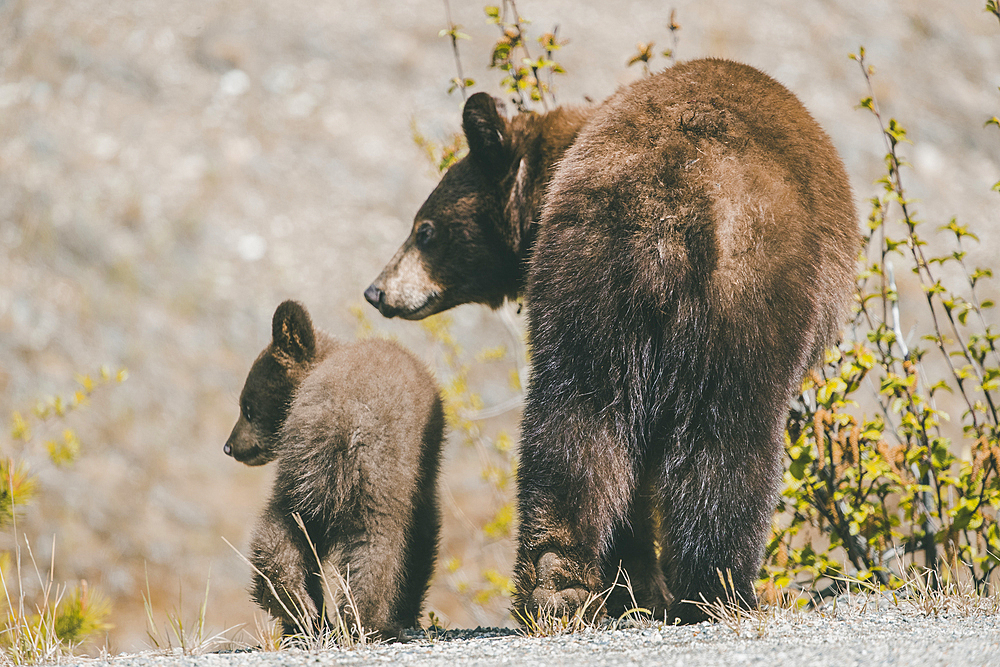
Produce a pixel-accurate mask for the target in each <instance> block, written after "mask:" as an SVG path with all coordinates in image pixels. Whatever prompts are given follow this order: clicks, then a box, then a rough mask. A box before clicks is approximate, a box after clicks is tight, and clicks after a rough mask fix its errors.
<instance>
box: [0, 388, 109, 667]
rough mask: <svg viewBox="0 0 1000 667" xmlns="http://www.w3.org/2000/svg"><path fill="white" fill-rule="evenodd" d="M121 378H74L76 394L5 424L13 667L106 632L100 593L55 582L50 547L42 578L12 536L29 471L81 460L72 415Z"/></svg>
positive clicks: (7, 625) (0, 608)
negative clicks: (25, 566)
mask: <svg viewBox="0 0 1000 667" xmlns="http://www.w3.org/2000/svg"><path fill="white" fill-rule="evenodd" d="M127 375H128V374H127V372H126V371H125V370H124V369H123V370H120V371H118V372H117V373H114V374H112V373H111V371H109V370H108V369H107V368H102V369H101V371H100V373H99V375H98V376H97V377H96V378H95V377H92V376H90V375H79V376H77V378H76V381H77V384H78V385H79V386H78V388H77V389H76V390H75V391H74V392H73V393H72V395H71V396H70V397H69V398H64V397H62V396H59V395H55V396H50V397H47V398H44V399H42V400H39V401H37V402H36V404H35V405H34V406H33V407H32V408H31V409H30V410H27V411H15V412H13V413H12V414H11V416H10V424H11V426H10V431H9V440H8V441H7V442H6V443H4V444H3V446H2V447H0V529H8V528H9V529H10V530H11V532H12V533H13V542H14V544H15V547H14V551H13V553H3V554H0V583H2V585H3V596H2V598H0V654H2V655H3V656H5V657H7V658H9V659H10V660H12V661H13V662H14V663H15V664H35V663H38V662H44V661H48V660H51V659H55V658H57V657H59V656H62V655H66V654H68V653H70V652H72V651H73V650H74V649H75V648H76V647H78V646H79V645H80V644H82V643H84V642H86V641H87V640H89V639H91V638H93V637H95V636H97V635H100V634H101V633H103V632H106V631H107V630H108V629H110V628H111V626H110V625H109V624H108V623H107V622H106V619H107V617H108V615H109V613H110V604H109V603H108V601H107V600H106V599H105V598H104V597H103V596H102V595H101V594H100V592H99V591H96V590H93V589H91V588H90V587H89V586H88V584H87V582H86V581H81V582H80V583H79V584H78V585H77V586H75V587H72V588H70V587H67V586H65V585H57V584H56V583H55V582H54V581H53V572H54V569H55V560H54V559H55V544H54V543H53V548H52V558H53V560H52V562H51V563H50V564H49V569H48V573H47V574H46V575H43V574H42V572H41V571H40V570H39V568H38V565H37V563H36V562H35V557H34V553H33V552H32V550H31V545H30V544H29V542H28V540H27V538H26V537H23V536H20V535H19V534H18V514H19V512H20V509H21V508H22V507H25V506H26V505H28V504H29V503H31V502H32V500H33V499H34V498H35V496H36V495H37V494H38V493H39V486H38V483H37V478H36V476H35V474H34V473H33V472H32V470H33V469H34V467H36V466H40V465H52V466H57V467H67V466H69V465H71V464H72V463H73V462H74V461H75V460H76V458H77V456H78V455H79V453H80V450H81V442H80V438H79V437H78V436H77V434H76V432H75V431H74V430H73V429H72V428H70V426H69V420H70V417H71V415H72V414H73V413H74V412H76V411H77V410H79V409H81V408H83V407H85V406H86V405H87V404H88V402H89V400H90V397H91V395H92V394H93V393H94V392H95V391H97V390H98V389H100V388H101V387H104V386H107V385H111V384H117V383H121V382H123V381H124V380H125V379H126V377H127ZM53 431H59V435H58V436H55V435H53V433H52V432H53ZM22 538H23V543H24V547H25V548H26V549H27V552H28V556H29V558H30V561H31V564H32V569H34V571H35V578H36V579H37V586H36V587H32V586H29V585H27V582H25V581H24V578H23V576H22V555H21V542H22ZM11 570H13V572H12V571H11ZM32 588H34V589H35V590H34V591H33V590H31V589H32Z"/></svg>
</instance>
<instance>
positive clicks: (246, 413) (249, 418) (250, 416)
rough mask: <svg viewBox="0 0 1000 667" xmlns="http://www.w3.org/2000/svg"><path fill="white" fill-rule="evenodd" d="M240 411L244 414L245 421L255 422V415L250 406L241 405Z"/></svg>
mask: <svg viewBox="0 0 1000 667" xmlns="http://www.w3.org/2000/svg"><path fill="white" fill-rule="evenodd" d="M240 411H241V412H242V413H243V417H244V419H246V420H247V421H248V422H252V421H253V414H252V413H251V412H250V406H249V405H248V404H246V403H243V404H241V405H240Z"/></svg>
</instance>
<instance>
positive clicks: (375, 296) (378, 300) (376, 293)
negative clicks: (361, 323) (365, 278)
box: [365, 283, 385, 308]
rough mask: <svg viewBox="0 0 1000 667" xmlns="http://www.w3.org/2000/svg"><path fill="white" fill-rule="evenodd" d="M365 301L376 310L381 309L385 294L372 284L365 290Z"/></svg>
mask: <svg viewBox="0 0 1000 667" xmlns="http://www.w3.org/2000/svg"><path fill="white" fill-rule="evenodd" d="M365 299H367V300H368V303H370V304H371V305H373V306H375V307H376V308H381V307H382V301H383V300H384V299H385V292H383V291H382V290H380V289H379V288H377V287H375V283H372V284H371V285H369V286H368V289H366V290H365Z"/></svg>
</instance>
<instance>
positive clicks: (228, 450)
mask: <svg viewBox="0 0 1000 667" xmlns="http://www.w3.org/2000/svg"><path fill="white" fill-rule="evenodd" d="M222 451H223V452H224V453H225V454H226V456H232V455H233V448H232V446H230V444H229V443H228V442H227V443H226V444H225V445H224V446H223V447H222Z"/></svg>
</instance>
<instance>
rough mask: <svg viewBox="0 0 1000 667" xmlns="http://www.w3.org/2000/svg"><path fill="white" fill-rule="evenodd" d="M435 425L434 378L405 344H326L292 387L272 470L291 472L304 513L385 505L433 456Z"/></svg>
mask: <svg viewBox="0 0 1000 667" xmlns="http://www.w3.org/2000/svg"><path fill="white" fill-rule="evenodd" d="M442 426H443V418H442V416H441V405H440V397H439V393H438V390H437V384H436V382H435V380H434V378H433V376H432V375H431V374H430V372H429V371H428V370H427V369H426V367H425V366H424V365H423V364H422V363H421V362H420V361H419V360H418V359H416V358H415V357H414V356H413V355H412V354H411V353H410V352H408V351H407V350H405V349H404V348H403V347H401V346H400V345H398V344H397V343H394V342H392V341H387V340H380V339H368V340H362V341H357V342H354V343H341V344H337V345H331V346H330V351H329V353H328V354H327V355H326V356H325V357H324V358H323V359H322V360H320V361H318V362H317V363H316V364H315V365H314V367H313V368H312V369H311V370H310V372H309V374H308V375H307V377H306V378H305V379H304V380H303V381H302V384H301V385H300V386H299V388H298V390H297V391H296V393H295V396H294V399H293V401H292V405H291V408H290V409H289V413H288V418H287V419H286V421H285V424H284V427H283V430H282V439H283V443H282V445H283V448H284V449H283V453H282V457H281V459H280V464H279V466H280V467H279V477H280V478H287V479H288V480H289V481H290V482H291V481H292V480H294V484H290V486H289V487H288V488H287V492H288V493H289V495H290V496H291V498H292V500H293V504H294V505H297V506H299V507H300V508H301V510H302V511H303V512H304V513H309V512H310V511H315V510H322V511H323V512H324V513H326V514H328V515H329V514H340V513H345V514H351V513H353V512H355V511H356V509H357V507H356V506H357V504H358V503H361V504H364V505H366V506H369V507H372V506H378V505H383V506H384V507H385V508H387V510H388V509H390V508H391V507H392V504H393V502H394V498H396V499H398V498H403V497H409V496H410V495H412V493H413V492H415V488H416V485H417V484H419V483H421V479H422V471H423V470H424V469H425V468H426V467H427V465H428V460H427V459H428V457H431V459H432V461H431V463H433V461H436V457H437V456H438V449H439V447H440V433H441V430H442ZM427 448H431V449H432V450H433V451H425V450H426V449H427ZM318 494H323V495H322V497H320V496H319V495H318Z"/></svg>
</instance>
